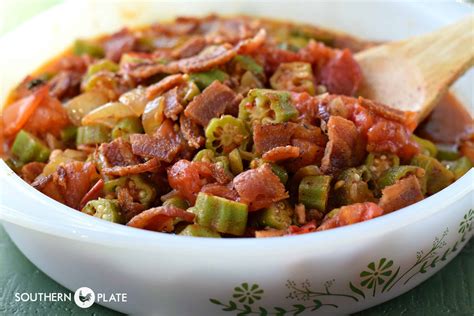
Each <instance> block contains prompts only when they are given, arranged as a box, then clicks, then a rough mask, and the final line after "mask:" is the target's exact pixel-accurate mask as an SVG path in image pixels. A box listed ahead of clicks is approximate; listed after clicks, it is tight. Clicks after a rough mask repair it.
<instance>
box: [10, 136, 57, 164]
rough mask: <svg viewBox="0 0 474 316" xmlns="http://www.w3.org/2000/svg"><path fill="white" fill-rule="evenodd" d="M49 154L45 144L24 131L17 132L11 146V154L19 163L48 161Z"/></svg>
mask: <svg viewBox="0 0 474 316" xmlns="http://www.w3.org/2000/svg"><path fill="white" fill-rule="evenodd" d="M50 153H51V151H50V150H49V148H48V146H46V144H44V143H43V142H42V141H41V140H40V139H39V138H37V137H36V136H34V135H32V134H30V133H28V132H26V131H24V130H21V131H19V132H18V134H17V135H16V137H15V141H14V142H13V145H12V154H13V155H14V156H15V157H17V158H18V160H19V161H20V162H21V163H28V162H32V161H38V162H45V161H47V160H48V158H49V154H50Z"/></svg>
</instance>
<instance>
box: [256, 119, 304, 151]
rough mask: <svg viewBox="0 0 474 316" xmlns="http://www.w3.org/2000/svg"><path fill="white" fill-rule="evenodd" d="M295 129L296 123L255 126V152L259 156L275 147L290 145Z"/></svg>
mask: <svg viewBox="0 0 474 316" xmlns="http://www.w3.org/2000/svg"><path fill="white" fill-rule="evenodd" d="M295 129H296V124H294V123H278V124H264V125H262V124H255V125H254V126H253V142H254V144H255V150H256V151H257V153H258V154H262V153H264V152H267V151H269V150H271V149H273V148H275V147H281V146H287V145H290V141H291V137H292V136H293V133H294V131H295Z"/></svg>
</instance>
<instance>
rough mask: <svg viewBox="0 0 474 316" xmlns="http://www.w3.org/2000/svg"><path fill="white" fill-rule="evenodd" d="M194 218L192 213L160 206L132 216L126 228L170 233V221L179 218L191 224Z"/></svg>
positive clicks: (170, 206) (173, 207)
mask: <svg viewBox="0 0 474 316" xmlns="http://www.w3.org/2000/svg"><path fill="white" fill-rule="evenodd" d="M194 216H195V215H194V214H193V213H191V212H186V211H185V210H183V209H180V208H178V207H175V206H172V205H167V206H160V207H154V208H150V209H148V210H146V211H143V212H141V213H140V214H138V215H136V216H134V217H133V218H132V219H131V220H130V221H129V222H128V223H127V226H130V227H135V228H143V229H147V230H153V231H166V232H170V231H172V230H173V222H172V221H173V220H174V219H176V218H180V219H182V220H184V221H186V222H192V221H193V220H194Z"/></svg>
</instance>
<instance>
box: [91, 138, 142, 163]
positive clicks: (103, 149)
mask: <svg viewBox="0 0 474 316" xmlns="http://www.w3.org/2000/svg"><path fill="white" fill-rule="evenodd" d="M98 153H99V154H100V155H102V156H103V162H104V163H105V166H106V167H125V166H131V165H137V164H139V163H140V161H139V160H138V157H137V156H135V155H134V154H133V152H132V146H131V145H130V143H129V142H127V141H125V140H123V139H122V138H117V139H115V140H113V141H111V142H110V143H103V144H102V145H100V147H99V149H98Z"/></svg>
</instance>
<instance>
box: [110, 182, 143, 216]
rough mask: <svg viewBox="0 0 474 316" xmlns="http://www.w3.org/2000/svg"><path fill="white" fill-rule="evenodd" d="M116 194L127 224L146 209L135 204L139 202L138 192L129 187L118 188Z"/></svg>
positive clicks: (139, 204) (141, 205)
mask: <svg viewBox="0 0 474 316" xmlns="http://www.w3.org/2000/svg"><path fill="white" fill-rule="evenodd" d="M116 193H117V200H118V203H119V205H120V210H121V212H122V216H123V217H124V220H125V222H128V221H129V220H130V219H132V218H133V217H134V216H136V215H138V214H140V213H141V212H143V210H144V209H145V206H143V204H141V203H139V202H135V201H136V200H137V197H136V194H135V193H136V192H133V190H132V189H130V188H129V187H118V188H117V191H116Z"/></svg>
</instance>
